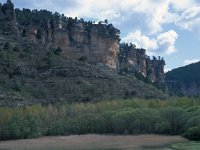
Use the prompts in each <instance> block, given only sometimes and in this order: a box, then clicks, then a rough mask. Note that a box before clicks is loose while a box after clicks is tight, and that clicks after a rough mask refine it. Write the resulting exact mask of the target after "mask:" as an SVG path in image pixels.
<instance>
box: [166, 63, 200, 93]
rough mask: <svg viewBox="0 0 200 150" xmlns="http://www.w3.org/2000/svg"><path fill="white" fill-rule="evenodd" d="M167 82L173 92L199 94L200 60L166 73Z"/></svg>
mask: <svg viewBox="0 0 200 150" xmlns="http://www.w3.org/2000/svg"><path fill="white" fill-rule="evenodd" d="M166 83H167V85H168V88H169V89H170V91H171V92H172V93H175V94H179V95H189V96H197V95H199V93H200V62H198V63H194V64H191V65H187V66H184V67H180V68H177V69H174V70H172V71H170V72H167V73H166Z"/></svg>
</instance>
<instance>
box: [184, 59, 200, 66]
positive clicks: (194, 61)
mask: <svg viewBox="0 0 200 150" xmlns="http://www.w3.org/2000/svg"><path fill="white" fill-rule="evenodd" d="M199 61H200V59H187V60H185V61H184V65H189V64H193V63H196V62H199Z"/></svg>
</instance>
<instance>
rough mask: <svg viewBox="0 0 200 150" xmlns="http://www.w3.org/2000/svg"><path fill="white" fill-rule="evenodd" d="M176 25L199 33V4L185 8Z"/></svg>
mask: <svg viewBox="0 0 200 150" xmlns="http://www.w3.org/2000/svg"><path fill="white" fill-rule="evenodd" d="M176 25H178V26H180V27H181V28H182V29H185V30H188V31H191V32H194V33H200V28H199V25H200V5H195V6H193V7H191V8H189V9H187V10H185V11H184V12H183V13H182V15H181V17H180V18H179V20H178V21H177V22H176Z"/></svg>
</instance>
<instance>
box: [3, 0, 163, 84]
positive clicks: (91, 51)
mask: <svg viewBox="0 0 200 150" xmlns="http://www.w3.org/2000/svg"><path fill="white" fill-rule="evenodd" d="M0 33H1V34H3V35H14V36H19V38H23V39H26V40H27V41H31V42H33V43H35V44H40V45H43V47H44V49H46V50H49V49H50V50H54V51H56V52H55V53H59V54H61V55H62V56H63V57H65V58H66V59H75V60H80V61H87V62H88V63H90V64H103V65H106V66H108V67H109V68H112V69H114V70H118V71H125V70H127V71H126V72H128V71H130V72H137V73H140V74H142V75H143V76H144V77H147V78H149V79H150V80H151V81H153V82H155V81H156V82H163V81H164V61H163V60H155V59H153V60H150V59H148V58H147V56H146V50H145V49H137V48H136V47H135V46H134V45H132V44H131V45H128V44H120V43H119V42H120V38H119V34H120V31H119V30H118V29H116V28H115V27H113V25H112V24H108V23H107V22H105V23H101V22H99V23H98V24H95V23H92V22H90V21H88V22H86V21H84V20H83V19H80V20H78V19H77V18H75V19H72V18H67V17H65V16H64V15H60V14H58V13H54V14H52V13H51V12H49V11H46V10H42V11H37V10H33V11H31V10H29V9H23V10H19V9H16V10H14V5H13V3H12V2H11V1H10V0H7V3H5V4H3V5H2V4H0Z"/></svg>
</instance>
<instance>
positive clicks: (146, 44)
mask: <svg viewBox="0 0 200 150" xmlns="http://www.w3.org/2000/svg"><path fill="white" fill-rule="evenodd" d="M5 1H6V0H0V2H5ZM12 1H13V3H14V4H15V7H18V8H30V9H47V10H50V11H53V12H54V11H57V12H60V13H64V14H65V15H66V16H71V17H76V16H77V17H79V18H84V19H86V20H88V19H91V20H95V21H99V20H105V19H108V21H109V22H110V23H112V24H113V25H114V26H115V27H117V28H119V29H120V30H121V39H122V41H123V42H132V43H134V44H136V45H137V47H139V48H140V47H143V48H145V49H147V53H148V54H149V55H155V56H158V55H160V56H162V57H164V58H165V60H166V64H167V65H166V70H168V69H172V68H176V67H179V66H183V65H186V64H190V63H193V62H196V61H199V60H200V0H12Z"/></svg>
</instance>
